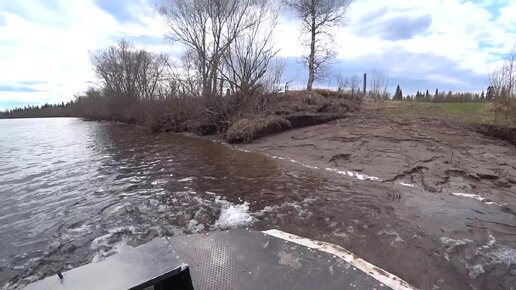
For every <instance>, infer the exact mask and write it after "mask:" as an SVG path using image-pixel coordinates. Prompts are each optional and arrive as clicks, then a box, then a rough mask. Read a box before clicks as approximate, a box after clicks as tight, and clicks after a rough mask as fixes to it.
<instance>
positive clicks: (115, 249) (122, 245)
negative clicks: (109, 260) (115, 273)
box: [91, 238, 129, 263]
mask: <svg viewBox="0 0 516 290" xmlns="http://www.w3.org/2000/svg"><path fill="white" fill-rule="evenodd" d="M127 247H129V246H128V245H127V240H126V239H125V238H123V239H122V241H121V242H119V243H116V244H114V245H113V246H112V247H111V249H110V250H105V249H101V250H100V251H99V252H97V253H95V256H93V258H92V259H91V262H92V263H98V262H101V261H102V260H104V259H105V258H106V257H108V256H111V255H114V254H118V253H121V252H122V251H124V250H125V249H126V248H127Z"/></svg>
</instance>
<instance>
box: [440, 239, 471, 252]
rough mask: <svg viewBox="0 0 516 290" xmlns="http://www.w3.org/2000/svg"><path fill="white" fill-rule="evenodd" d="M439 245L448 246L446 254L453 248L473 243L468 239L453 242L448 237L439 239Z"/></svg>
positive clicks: (453, 240)
mask: <svg viewBox="0 0 516 290" xmlns="http://www.w3.org/2000/svg"><path fill="white" fill-rule="evenodd" d="M441 243H443V244H445V245H447V246H448V248H447V249H446V251H447V252H451V251H452V250H453V249H454V248H456V247H460V246H464V245H466V244H468V243H473V241H472V240H470V239H463V240H455V239H452V238H449V237H441Z"/></svg>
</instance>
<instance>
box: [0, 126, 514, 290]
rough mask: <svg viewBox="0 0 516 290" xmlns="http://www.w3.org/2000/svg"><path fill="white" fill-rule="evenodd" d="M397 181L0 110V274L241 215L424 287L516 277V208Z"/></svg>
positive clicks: (493, 283)
mask: <svg viewBox="0 0 516 290" xmlns="http://www.w3.org/2000/svg"><path fill="white" fill-rule="evenodd" d="M394 187H395V185H388V184H382V183H379V182H373V181H361V180H357V179H354V178H352V177H345V176H342V175H339V174H336V173H332V172H322V171H318V170H314V169H310V168H306V167H303V166H300V165H298V164H295V163H292V162H288V161H281V160H277V159H273V158H269V157H267V156H264V155H261V154H258V153H249V152H242V151H239V150H235V149H234V148H231V147H229V146H226V145H223V144H217V143H214V142H210V141H207V140H202V139H199V138H195V137H188V136H185V135H176V134H167V133H163V134H151V133H149V132H147V131H145V130H144V129H140V128H137V127H134V126H130V125H124V124H116V123H109V122H86V121H82V120H80V119H74V118H55V119H19V120H0V238H1V239H0V288H2V287H3V288H6V289H9V288H15V287H16V286H19V285H23V284H24V283H27V282H30V281H33V280H37V279H39V278H41V277H44V276H46V275H53V274H55V273H56V272H57V271H63V270H66V269H69V268H72V267H75V266H78V265H82V264H85V263H89V262H97V261H100V260H102V259H103V258H105V257H106V256H108V255H111V254H113V253H116V252H120V251H122V250H123V249H124V248H125V247H127V246H137V245H139V244H142V243H145V242H148V241H150V240H152V239H153V238H155V237H158V236H173V235H183V234H191V233H202V232H209V231H214V230H221V229H227V228H232V227H250V228H254V229H257V230H265V229H271V228H278V229H281V230H284V231H288V232H291V233H294V234H298V235H302V236H305V237H310V238H315V239H318V240H325V241H329V242H333V243H336V244H339V245H341V246H344V247H345V248H347V249H349V250H351V251H353V252H354V253H356V254H358V255H360V256H361V257H363V258H365V259H366V260H368V261H370V262H372V263H374V264H377V265H378V266H380V267H382V268H384V269H386V270H388V271H390V272H393V273H394V274H396V275H399V276H400V277H402V278H404V279H406V280H407V281H409V282H410V283H413V284H414V285H416V286H418V287H421V288H423V289H432V287H440V289H465V288H478V289H487V288H491V289H495V288H497V287H498V288H499V289H510V287H511V286H510V285H516V250H514V249H515V248H516V218H515V214H514V212H512V211H511V210H508V209H507V208H504V207H500V206H498V205H493V204H486V203H483V202H480V201H478V200H474V199H469V198H461V197H460V196H452V195H444V194H437V193H428V192H424V191H423V190H420V189H417V188H409V187H403V188H396V190H397V191H400V192H402V193H403V194H402V197H403V198H398V197H397V195H393V194H392V191H393V188H394Z"/></svg>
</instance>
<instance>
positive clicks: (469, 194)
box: [451, 192, 505, 207]
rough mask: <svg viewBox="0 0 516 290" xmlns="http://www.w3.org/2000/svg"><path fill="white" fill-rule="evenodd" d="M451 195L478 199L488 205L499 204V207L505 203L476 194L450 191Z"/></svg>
mask: <svg viewBox="0 0 516 290" xmlns="http://www.w3.org/2000/svg"><path fill="white" fill-rule="evenodd" d="M451 195H454V196H460V197H467V198H472V199H476V200H478V201H480V202H482V203H485V204H489V205H491V204H493V205H496V206H499V207H503V206H505V204H500V203H497V202H494V201H491V200H489V199H487V198H485V197H481V196H480V195H478V194H471V193H462V192H452V193H451Z"/></svg>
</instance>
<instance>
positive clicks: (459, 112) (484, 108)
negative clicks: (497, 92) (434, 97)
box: [376, 101, 495, 125]
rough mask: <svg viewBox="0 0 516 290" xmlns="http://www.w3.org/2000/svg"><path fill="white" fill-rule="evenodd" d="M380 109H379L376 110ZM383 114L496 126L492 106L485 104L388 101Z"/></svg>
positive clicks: (383, 108) (384, 105)
mask: <svg viewBox="0 0 516 290" xmlns="http://www.w3.org/2000/svg"><path fill="white" fill-rule="evenodd" d="M376 109H378V108H376ZM380 109H381V110H382V112H383V113H384V114H385V115H386V116H388V117H408V118H421V117H423V118H434V119H442V120H454V121H459V122H463V123H468V124H488V125H491V124H494V122H495V118H494V111H493V109H492V104H491V103H488V102H484V103H428V102H393V101H387V102H385V103H384V104H383V105H382V107H380Z"/></svg>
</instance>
